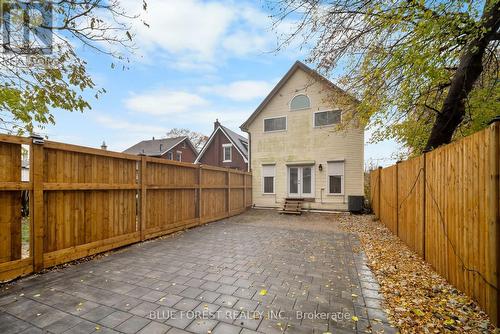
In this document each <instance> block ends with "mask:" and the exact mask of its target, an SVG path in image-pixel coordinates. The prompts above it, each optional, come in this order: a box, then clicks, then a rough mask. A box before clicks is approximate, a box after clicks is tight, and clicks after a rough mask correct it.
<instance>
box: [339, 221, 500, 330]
mask: <svg viewBox="0 0 500 334" xmlns="http://www.w3.org/2000/svg"><path fill="white" fill-rule="evenodd" d="M336 220H338V221H339V228H340V229H341V230H343V231H346V232H351V233H355V234H357V235H358V236H359V238H360V240H361V243H362V245H363V248H364V249H363V250H364V251H365V253H366V255H367V257H368V259H369V260H368V266H369V267H370V269H371V270H372V271H373V273H374V274H375V275H376V277H377V279H378V281H379V284H380V287H381V292H382V293H383V295H384V297H385V303H386V304H385V306H386V311H387V313H388V315H389V319H390V320H391V322H392V323H393V325H394V326H396V327H398V328H399V331H400V332H401V333H443V332H449V333H452V332H455V333H498V330H497V331H495V329H494V328H493V326H492V325H491V324H490V321H489V319H488V316H487V315H486V314H485V313H484V312H483V311H481V309H480V308H479V306H478V305H477V304H476V303H475V302H474V301H472V300H471V299H470V298H469V297H467V296H466V295H465V294H463V293H461V292H460V291H458V290H457V289H456V288H454V287H453V286H452V285H450V284H449V283H447V281H446V280H445V279H444V278H443V277H441V276H440V275H438V274H437V273H436V272H435V271H434V270H433V269H432V267H431V266H430V265H429V264H427V263H426V262H424V261H423V259H422V258H420V257H419V256H418V255H417V254H415V253H414V252H413V251H411V250H410V249H409V248H408V247H407V246H406V245H405V244H404V243H403V242H402V241H401V240H399V239H398V238H397V237H396V236H394V235H393V234H392V233H391V232H390V231H389V230H388V229H387V228H386V227H385V226H383V225H382V224H381V223H380V222H379V221H376V220H375V219H374V218H373V216H366V215H365V216H343V217H342V216H341V217H338V218H336Z"/></svg>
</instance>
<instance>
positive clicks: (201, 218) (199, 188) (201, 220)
mask: <svg viewBox="0 0 500 334" xmlns="http://www.w3.org/2000/svg"><path fill="white" fill-rule="evenodd" d="M202 175H203V166H202V165H199V166H198V203H197V204H198V219H199V222H198V223H199V224H202V223H203V217H202V211H201V210H202V205H201V204H202V203H201V201H202V199H201V184H202Z"/></svg>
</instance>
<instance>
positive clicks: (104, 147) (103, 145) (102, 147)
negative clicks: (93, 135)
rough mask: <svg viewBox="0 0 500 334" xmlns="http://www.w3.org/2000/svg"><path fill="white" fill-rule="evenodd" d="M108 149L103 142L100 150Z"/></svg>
mask: <svg viewBox="0 0 500 334" xmlns="http://www.w3.org/2000/svg"><path fill="white" fill-rule="evenodd" d="M107 149H108V146H107V145H106V142H105V141H104V140H103V141H102V144H101V150H104V151H106V150H107Z"/></svg>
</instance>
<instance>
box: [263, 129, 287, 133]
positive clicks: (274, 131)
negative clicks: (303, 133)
mask: <svg viewBox="0 0 500 334" xmlns="http://www.w3.org/2000/svg"><path fill="white" fill-rule="evenodd" d="M286 131H287V130H273V131H264V132H263V133H276V132H286Z"/></svg>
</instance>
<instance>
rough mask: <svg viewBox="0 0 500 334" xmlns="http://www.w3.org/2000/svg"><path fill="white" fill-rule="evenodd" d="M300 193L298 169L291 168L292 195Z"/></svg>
mask: <svg viewBox="0 0 500 334" xmlns="http://www.w3.org/2000/svg"><path fill="white" fill-rule="evenodd" d="M298 193H299V172H298V169H297V168H290V194H298Z"/></svg>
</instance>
